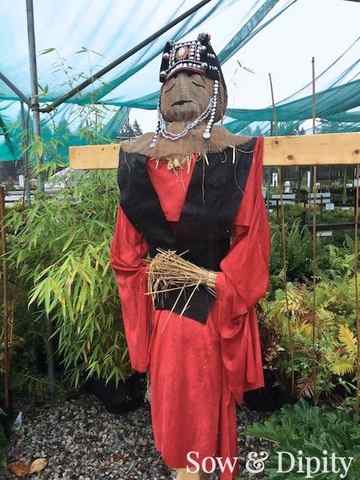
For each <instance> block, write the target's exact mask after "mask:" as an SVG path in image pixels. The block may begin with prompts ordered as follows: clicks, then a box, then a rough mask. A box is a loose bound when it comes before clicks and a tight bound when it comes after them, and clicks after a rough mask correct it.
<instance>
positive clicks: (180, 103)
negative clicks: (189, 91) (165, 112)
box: [171, 100, 192, 107]
mask: <svg viewBox="0 0 360 480" xmlns="http://www.w3.org/2000/svg"><path fill="white" fill-rule="evenodd" d="M185 103H192V101H191V100H179V101H177V102H174V103H173V104H172V105H171V106H172V107H175V106H176V105H185Z"/></svg>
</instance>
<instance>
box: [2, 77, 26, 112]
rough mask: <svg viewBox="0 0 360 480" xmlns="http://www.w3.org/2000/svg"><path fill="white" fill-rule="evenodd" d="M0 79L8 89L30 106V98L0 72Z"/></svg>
mask: <svg viewBox="0 0 360 480" xmlns="http://www.w3.org/2000/svg"><path fill="white" fill-rule="evenodd" d="M0 80H2V81H3V82H4V83H5V84H6V85H7V86H8V87H9V88H10V90H12V91H13V92H14V93H15V94H16V95H17V96H18V97H19V98H20V99H21V100H22V101H23V102H24V103H26V104H27V105H28V106H29V107H30V105H31V102H30V99H29V98H27V97H26V95H25V94H24V93H23V92H22V91H21V90H19V89H18V87H17V86H16V85H15V84H14V83H12V81H11V80H9V79H8V78H7V77H6V76H5V75H4V74H3V73H1V72H0Z"/></svg>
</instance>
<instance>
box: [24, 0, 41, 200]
mask: <svg viewBox="0 0 360 480" xmlns="http://www.w3.org/2000/svg"><path fill="white" fill-rule="evenodd" d="M26 18H27V30H28V43H29V63H30V77H31V109H32V111H33V123H34V140H35V142H37V141H40V140H41V133H40V110H39V90H38V75H37V65H36V43H35V25H34V5H33V0H26ZM42 163H43V159H42V157H41V156H40V157H39V158H38V166H39V167H40V166H41V165H42ZM38 189H39V190H40V191H41V192H43V191H44V179H43V175H42V174H39V177H38Z"/></svg>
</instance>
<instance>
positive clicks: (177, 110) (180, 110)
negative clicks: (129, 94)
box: [160, 71, 214, 122]
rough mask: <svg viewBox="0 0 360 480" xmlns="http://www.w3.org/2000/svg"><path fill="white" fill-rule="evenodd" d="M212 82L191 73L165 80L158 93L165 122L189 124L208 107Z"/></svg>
mask: <svg viewBox="0 0 360 480" xmlns="http://www.w3.org/2000/svg"><path fill="white" fill-rule="evenodd" d="M213 83H214V82H213V80H210V79H209V78H207V77H205V76H204V75H200V74H198V73H193V74H192V73H191V72H184V71H182V72H179V73H178V74H175V75H173V76H172V77H170V78H169V80H167V81H166V82H165V83H164V84H163V86H162V88H161V93H160V110H161V113H162V115H163V117H164V119H165V120H166V121H167V122H178V121H185V122H189V121H191V120H194V119H195V118H197V117H198V116H199V115H200V114H201V113H202V112H204V111H205V110H206V108H207V106H208V103H209V99H210V97H211V95H212V93H213Z"/></svg>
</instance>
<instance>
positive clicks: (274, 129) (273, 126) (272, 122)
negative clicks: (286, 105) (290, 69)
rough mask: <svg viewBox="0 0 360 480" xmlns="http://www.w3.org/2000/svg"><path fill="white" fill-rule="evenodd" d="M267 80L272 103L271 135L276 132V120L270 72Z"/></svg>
mask: <svg viewBox="0 0 360 480" xmlns="http://www.w3.org/2000/svg"><path fill="white" fill-rule="evenodd" d="M269 82H270V91H271V105H272V120H271V136H273V135H274V132H275V134H276V133H277V122H276V106H275V95H274V86H273V82H272V76H271V73H269Z"/></svg>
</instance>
